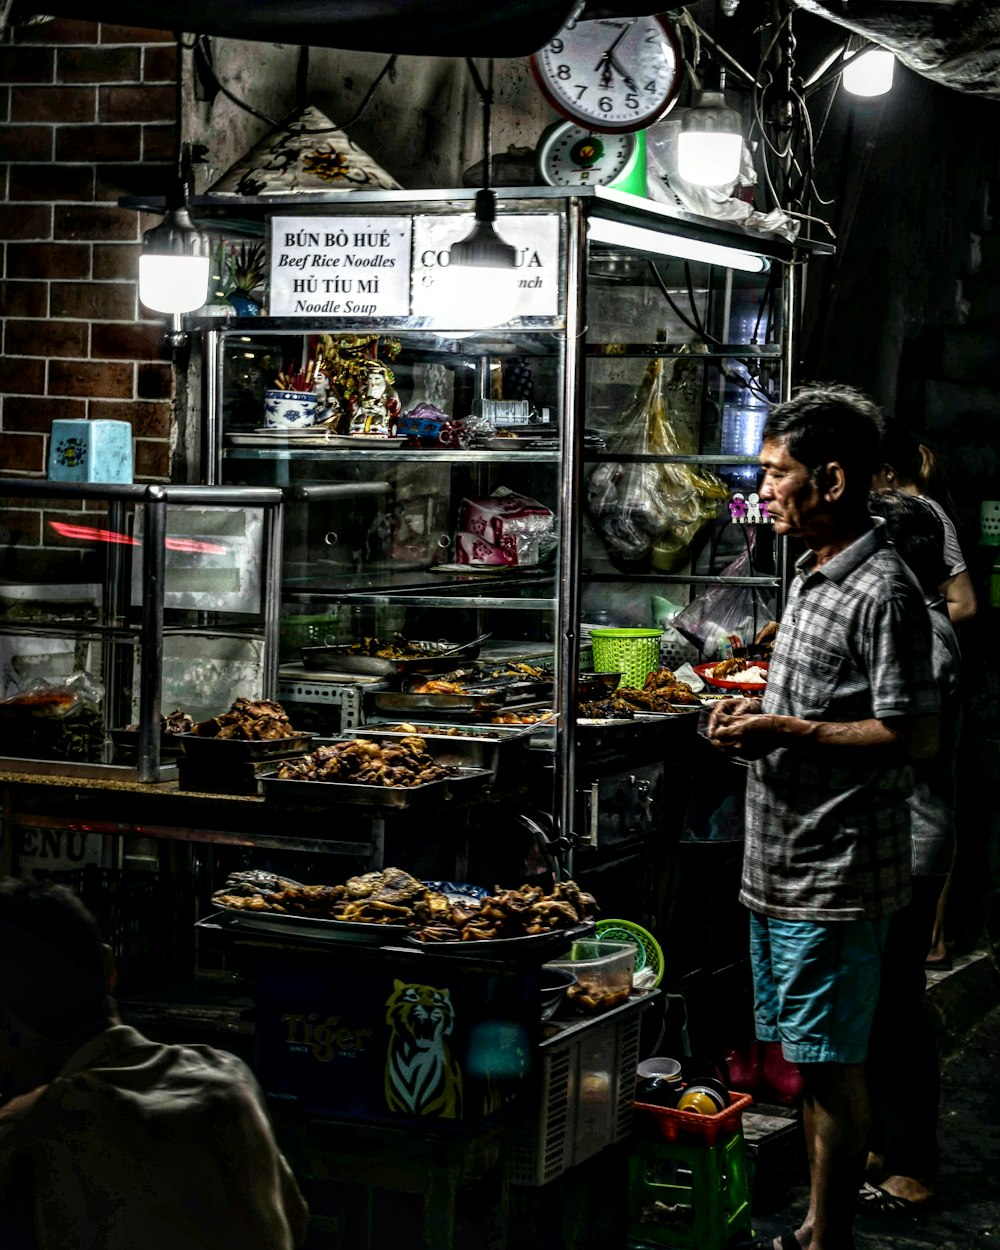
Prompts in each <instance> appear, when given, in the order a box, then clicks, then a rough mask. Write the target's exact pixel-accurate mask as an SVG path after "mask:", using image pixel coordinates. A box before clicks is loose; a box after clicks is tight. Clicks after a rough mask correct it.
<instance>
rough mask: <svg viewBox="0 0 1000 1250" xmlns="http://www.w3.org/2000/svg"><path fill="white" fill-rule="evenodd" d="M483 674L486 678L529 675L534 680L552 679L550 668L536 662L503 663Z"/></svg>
mask: <svg viewBox="0 0 1000 1250" xmlns="http://www.w3.org/2000/svg"><path fill="white" fill-rule="evenodd" d="M483 676H484V677H485V678H487V679H489V678H491V677H529V678H532V679H533V680H535V681H552V680H553V676H552V671H551V669H547V668H542V667H541V666H540V665H538V664H526V663H524V662H523V661H522V662H518V663H511V664H503V665H501V666H500V667H499V668H491V669H490V670H489V672H486V673H484V674H483Z"/></svg>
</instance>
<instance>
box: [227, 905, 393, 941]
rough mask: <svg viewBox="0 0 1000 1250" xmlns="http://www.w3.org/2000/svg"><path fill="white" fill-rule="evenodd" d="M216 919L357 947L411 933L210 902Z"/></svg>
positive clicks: (389, 926)
mask: <svg viewBox="0 0 1000 1250" xmlns="http://www.w3.org/2000/svg"><path fill="white" fill-rule="evenodd" d="M212 905H213V907H216V908H217V909H218V911H217V912H216V913H215V914H214V915H213V916H210V917H207V919H208V920H213V919H216V920H218V921H220V923H221V924H222V925H223V927H225V928H227V929H228V928H232V929H251V930H253V931H255V932H258V933H268V934H270V935H271V936H272V937H306V938H312V939H318V940H319V941H322V942H350V943H352V944H354V945H358V946H389V945H392V944H395V943H397V942H398V941H399V940H400V939H401V938H403V937H405V936H406V934H407V933H409V932H410V928H409V926H408V925H405V924H370V923H369V924H362V923H360V922H359V921H356V920H335V919H334V918H333V917H332V916H331V917H326V916H299V915H295V914H294V913H289V912H280V911H264V910H257V909H255V910H250V909H249V908H243V907H224V906H222V904H220V903H213V904H212Z"/></svg>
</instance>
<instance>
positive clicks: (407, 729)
mask: <svg viewBox="0 0 1000 1250" xmlns="http://www.w3.org/2000/svg"><path fill="white" fill-rule="evenodd" d="M533 728H534V727H533V726H531V725H465V724H456V725H449V724H448V723H447V722H445V723H443V724H437V723H435V722H429V723H423V722H413V721H394V720H388V721H375V722H370V723H368V724H366V725H364V726H363V727H361V728H359V729H356V730H354V732H353V733H352V734H351V735H346V734H345V735H344V736H345V737H347V736H350V737H356V738H370V739H372V740H374V741H376V742H381V741H394V740H399V739H402V738H409V737H412V736H413V735H414V734H416V735H418V736H419V737H421V738H423V739H424V741H425V742H426V743H427V748H428V750H429V751H431V752H432V753H433V755H434V758H435V760H436V761H437V762H438V763H439V764H456V765H458V766H459V767H462V768H485V769H488V770H489V771H490V773H491V774H493V775H494V776H495V775H496V774H497V772H498V771H499V769H500V766H501V763H502V762H504V761H506V760H507V759H508V757H511V756H514V755H519V748H521V749H524V748H527V746H528V739H529V738H530V736H531V734H532V732H533Z"/></svg>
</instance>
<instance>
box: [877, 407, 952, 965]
mask: <svg viewBox="0 0 1000 1250" xmlns="http://www.w3.org/2000/svg"><path fill="white" fill-rule="evenodd" d="M880 458H881V461H882V463H881V466H880V468H879V470H878V472H877V473H876V474H875V476H874V478H873V479H872V489H873V490H901V491H904V492H905V493H906V494H908V495H918V496H919V497H920V498H921V499H926V500H927V502H928V503H929V504H930V505H931V507H932V508H933V509H934V511H935V512H936V513H937V515H938V516H939V517H940V519H941V524H942V525H943V527H944V540H943V546H942V551H943V555H944V563H945V569H946V576H945V579H944V581H943V582H942V583H941V586H940V590H941V594H942V595H943V596H944V601H945V606H946V609H947V612H948V617H949V619H950V621H951V623H952V625H955V626H959V625H961V624H962V623H963V622H966V621H970V620H971V619H972V618H973V617H974V616H975V614H976V607H977V604H976V590H975V587H974V586H973V584H972V578H971V577H970V576H969V570H968V566H967V565H966V562H965V556H964V555H963V554H962V547H961V544H960V543H959V540H958V532H957V530H956V527H955V526H956V509H955V503H954V500H953V499H952V497H951V492H950V490H949V488H948V480H947V477H946V476H945V472H944V470H943V468H942V467H941V464H940V463H939V461H938V459H937V457H936V456H935V455H934V453H933V452H932V451H931V449H930V448H929V447H926V446H925V445H924V444H923V443H920V442H918V441H917V439H915V438H914V437H913V435H912V434H911V433H910V432H909V430H907V429H905V428H904V426H903V425H901V424H900V422H898V421H891V422H887V423H886V425H885V428H884V429H883V431H882V441H881V443H880ZM950 884H951V874H950V873H949V875H948V879H947V880H946V881H945V884H944V888H943V889H942V891H941V894H940V897H939V899H938V905H937V910H936V912H935V915H934V918H933V920H932V923H931V928H930V931H929V932H930V938H929V942H928V946H929V949H928V951H927V953H926V954H927V958H926V962H927V966H928V968H938V969H948V968H950V967H951V956H950V955H949V953H948V944H947V942H946V940H945V915H946V911H947V903H948V891H949V887H950Z"/></svg>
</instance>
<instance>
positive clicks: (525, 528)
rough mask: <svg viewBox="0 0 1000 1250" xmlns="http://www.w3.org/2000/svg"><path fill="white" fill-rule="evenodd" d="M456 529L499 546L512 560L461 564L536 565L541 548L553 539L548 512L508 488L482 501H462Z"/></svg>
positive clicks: (474, 561) (542, 506)
mask: <svg viewBox="0 0 1000 1250" xmlns="http://www.w3.org/2000/svg"><path fill="white" fill-rule="evenodd" d="M458 528H459V531H460V532H461V533H462V534H466V535H472V536H474V537H475V538H479V539H481V540H482V541H483V542H484V543H486V544H487V545H492V546H494V547H500V548H502V549H503V551H504V552H506V553H507V554H508V555H509V554H510V553H511V552H513V554H514V559H513V560H509V559H508V560H495V559H494V560H489V561H487V560H485V559H478V558H477V559H473V560H470V561H463V560H462V557H461V555H460V556H459V557H458V558H459V561H460V562H461V563H472V564H485V563H493V564H496V563H504V564H537V563H538V560H539V557H540V554H542V553H541V552H540V548H544V546H545V544H546V541H548V542H549V544H551V542H552V541H554V537H553V516H552V512H551V510H550V509H548V508H546V507H545V505H544V504H540V503H538V502H537V500H534V499H529V498H528V497H527V496H526V495H517V494H515V493H514V491H512V490H508V489H507V487H505V486H501V487H500V488H499V490H497V491H495V492H494V493H493V494H492V495H489V496H487V497H486V498H484V499H463V500H462V503H461V506H460V508H459V519H458Z"/></svg>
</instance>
